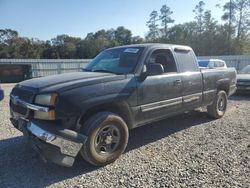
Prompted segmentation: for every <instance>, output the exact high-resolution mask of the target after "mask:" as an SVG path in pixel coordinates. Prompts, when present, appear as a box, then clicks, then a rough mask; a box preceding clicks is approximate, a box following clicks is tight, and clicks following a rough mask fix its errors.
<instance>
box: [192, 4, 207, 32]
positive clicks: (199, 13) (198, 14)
mask: <svg viewBox="0 0 250 188" xmlns="http://www.w3.org/2000/svg"><path fill="white" fill-rule="evenodd" d="M204 6H205V3H204V2H203V1H200V2H199V3H198V4H197V5H196V6H195V8H194V10H193V12H194V13H195V17H194V18H195V20H196V24H197V32H198V33H199V34H200V35H201V33H202V32H203V25H204V22H203V18H204Z"/></svg>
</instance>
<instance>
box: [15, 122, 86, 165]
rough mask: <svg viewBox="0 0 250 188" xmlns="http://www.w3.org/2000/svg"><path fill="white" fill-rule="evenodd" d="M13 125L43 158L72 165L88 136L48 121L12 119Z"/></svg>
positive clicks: (60, 163)
mask: <svg viewBox="0 0 250 188" xmlns="http://www.w3.org/2000/svg"><path fill="white" fill-rule="evenodd" d="M11 121H12V123H13V125H14V126H15V127H16V128H18V129H19V130H20V131H22V132H23V134H24V136H26V137H28V139H29V140H30V141H31V144H32V147H33V148H34V149H35V150H36V151H37V152H38V153H39V154H40V156H41V157H42V159H43V160H45V161H51V162H53V163H56V164H59V165H62V166H66V167H71V166H72V165H73V164H74V161H75V157H76V156H77V154H78V153H79V151H80V149H81V147H82V146H83V144H84V143H85V141H86V139H87V137H86V136H84V135H82V134H79V133H77V132H75V131H72V130H68V129H58V127H59V126H58V125H55V124H52V123H48V122H46V121H35V120H34V121H25V120H22V119H19V120H15V119H11Z"/></svg>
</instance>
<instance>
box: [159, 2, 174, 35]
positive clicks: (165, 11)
mask: <svg viewBox="0 0 250 188" xmlns="http://www.w3.org/2000/svg"><path fill="white" fill-rule="evenodd" d="M160 11H161V14H160V16H159V18H160V21H161V25H162V26H163V36H164V37H165V38H167V33H168V25H169V24H171V23H174V19H172V18H171V15H172V14H173V12H172V11H171V9H170V8H169V7H168V6H167V5H163V6H162V7H161V10H160Z"/></svg>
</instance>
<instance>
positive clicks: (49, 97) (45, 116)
mask: <svg viewBox="0 0 250 188" xmlns="http://www.w3.org/2000/svg"><path fill="white" fill-rule="evenodd" d="M57 96H58V95H57V94H41V95H37V96H36V98H35V103H36V104H38V105H39V104H40V105H43V106H48V107H54V106H55V105H56V99H57ZM34 118H35V119H42V120H55V119H56V113H55V110H54V109H51V110H50V111H48V112H42V111H34Z"/></svg>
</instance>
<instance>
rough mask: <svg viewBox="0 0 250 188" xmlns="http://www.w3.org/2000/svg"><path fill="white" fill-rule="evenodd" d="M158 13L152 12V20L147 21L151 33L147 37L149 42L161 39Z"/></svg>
mask: <svg viewBox="0 0 250 188" xmlns="http://www.w3.org/2000/svg"><path fill="white" fill-rule="evenodd" d="M157 21H158V12H157V11H155V10H154V11H152V12H151V14H150V18H149V20H148V21H147V26H148V28H149V32H148V34H147V36H146V38H147V40H148V41H156V40H157V38H158V37H159V28H158V24H157Z"/></svg>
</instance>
